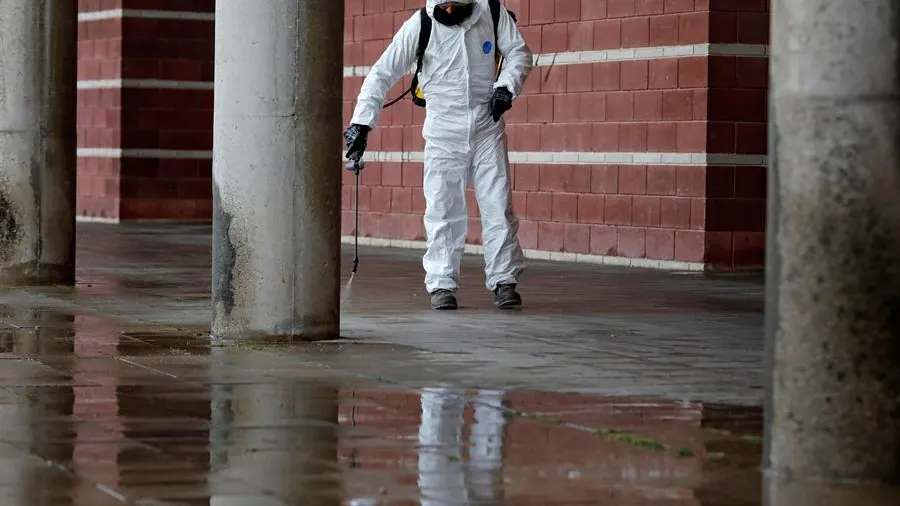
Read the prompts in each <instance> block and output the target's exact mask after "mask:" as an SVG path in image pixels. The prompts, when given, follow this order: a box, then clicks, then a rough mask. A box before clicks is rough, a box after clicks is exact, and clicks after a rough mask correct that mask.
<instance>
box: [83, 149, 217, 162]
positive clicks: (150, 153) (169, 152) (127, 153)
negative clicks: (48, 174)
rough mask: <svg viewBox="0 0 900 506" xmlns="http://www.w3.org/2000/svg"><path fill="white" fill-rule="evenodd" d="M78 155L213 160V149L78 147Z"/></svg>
mask: <svg viewBox="0 0 900 506" xmlns="http://www.w3.org/2000/svg"><path fill="white" fill-rule="evenodd" d="M78 157H79V158H154V159H167V160H169V159H178V160H183V159H192V160H211V159H212V151H187V150H174V149H118V148H78Z"/></svg>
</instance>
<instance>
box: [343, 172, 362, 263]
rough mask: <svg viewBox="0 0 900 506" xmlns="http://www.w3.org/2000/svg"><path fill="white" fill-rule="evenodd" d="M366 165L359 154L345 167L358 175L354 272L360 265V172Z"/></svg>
mask: <svg viewBox="0 0 900 506" xmlns="http://www.w3.org/2000/svg"><path fill="white" fill-rule="evenodd" d="M365 166H366V163H365V162H363V161H362V160H361V157H359V156H357V157H355V158H353V159H351V160H350V162H348V163H347V165H346V166H345V167H344V168H346V169H347V170H349V171H350V172H352V173H353V174H354V175H356V198H355V203H354V206H353V208H354V209H353V211H354V218H353V219H354V225H353V236H354V237H353V270H352V271H351V272H352V273H353V274H356V270H357V268H358V267H359V173H360V172H362V170H363V169H364V168H365Z"/></svg>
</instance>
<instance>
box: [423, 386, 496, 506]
mask: <svg viewBox="0 0 900 506" xmlns="http://www.w3.org/2000/svg"><path fill="white" fill-rule="evenodd" d="M421 399H422V420H421V422H420V426H419V491H420V493H421V496H422V499H421V501H420V503H421V504H422V506H432V505H438V504H440V505H444V504H468V503H470V502H471V503H474V504H484V503H489V504H494V502H492V501H498V500H501V498H502V494H503V444H504V437H503V436H504V430H505V427H506V419H505V417H504V414H503V411H502V410H501V407H502V403H503V392H499V391H480V392H478V393H477V394H476V395H475V397H474V399H473V401H474V404H475V423H474V425H473V426H472V430H471V433H470V437H469V439H470V444H469V447H470V448H471V450H470V451H469V453H468V459H466V455H465V454H464V452H463V444H464V441H463V424H464V418H463V412H464V410H465V407H466V404H467V403H468V400H469V399H467V398H466V397H465V395H464V394H463V393H462V392H461V391H456V390H449V389H444V388H427V389H425V390H424V391H423V392H422V397H421Z"/></svg>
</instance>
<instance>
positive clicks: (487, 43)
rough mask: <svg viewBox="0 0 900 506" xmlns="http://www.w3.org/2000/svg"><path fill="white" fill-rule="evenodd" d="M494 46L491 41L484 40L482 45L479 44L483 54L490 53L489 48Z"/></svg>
mask: <svg viewBox="0 0 900 506" xmlns="http://www.w3.org/2000/svg"><path fill="white" fill-rule="evenodd" d="M493 48H494V45H493V44H491V41H489V40H486V41H484V45H483V46H481V50H482V51H484V54H491V49H493Z"/></svg>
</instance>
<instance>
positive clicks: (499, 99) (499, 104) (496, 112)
mask: <svg viewBox="0 0 900 506" xmlns="http://www.w3.org/2000/svg"><path fill="white" fill-rule="evenodd" d="M511 108H512V93H510V91H509V90H508V89H506V88H497V89H496V90H494V95H493V96H492V97H491V117H493V118H494V123H496V122H498V121H500V117H501V116H503V113H505V112H506V111H508V110H510V109H511Z"/></svg>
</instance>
